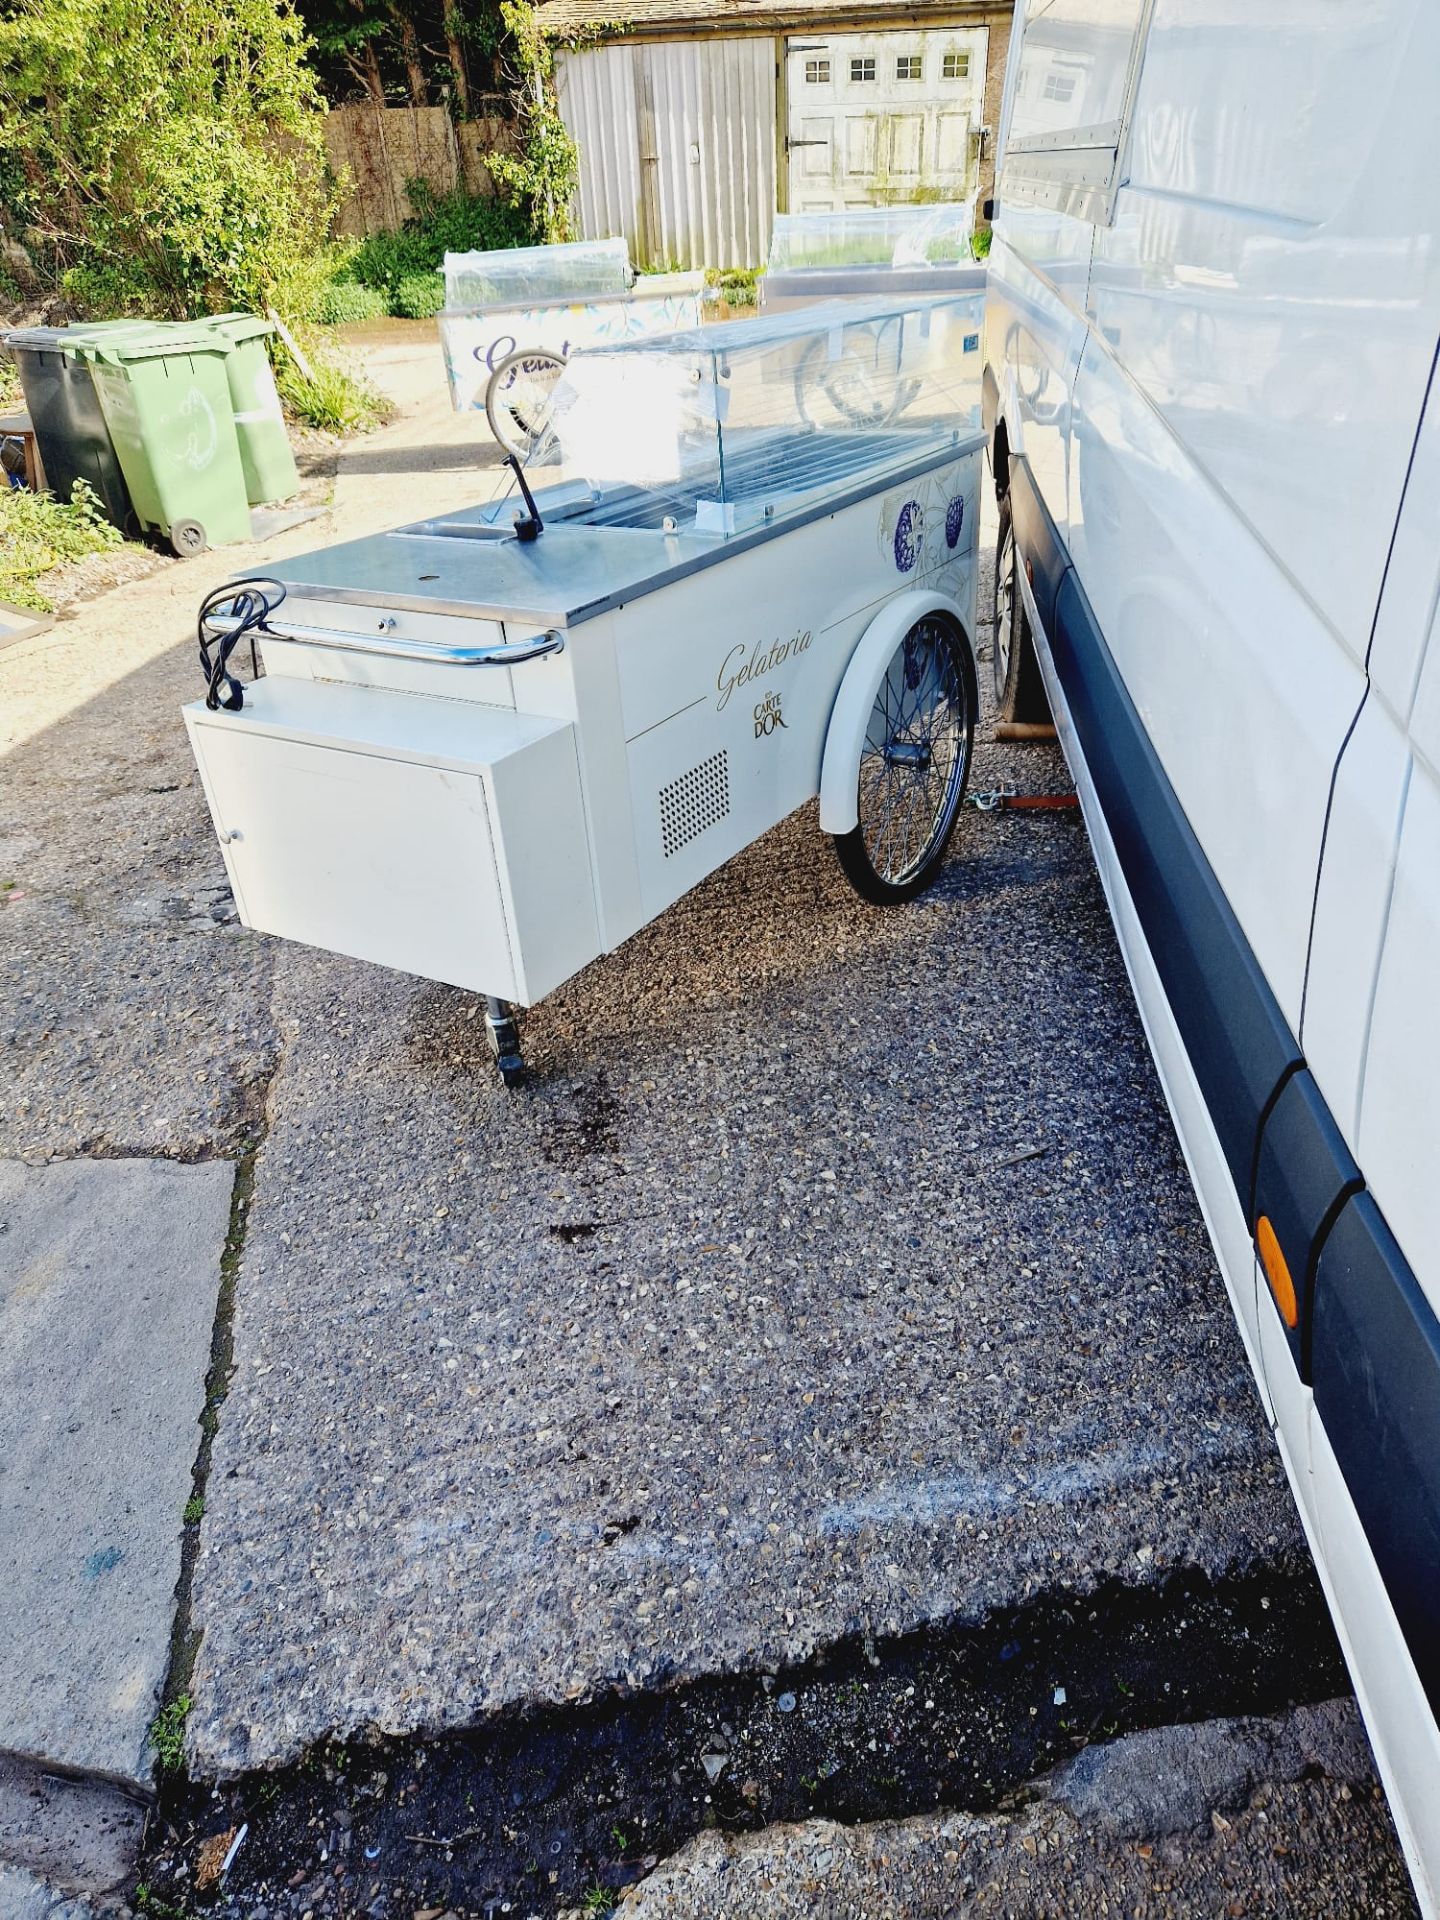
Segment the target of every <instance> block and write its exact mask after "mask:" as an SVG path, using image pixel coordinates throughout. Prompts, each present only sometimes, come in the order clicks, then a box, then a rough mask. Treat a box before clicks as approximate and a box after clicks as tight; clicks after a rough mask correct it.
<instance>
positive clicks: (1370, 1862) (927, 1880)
mask: <svg viewBox="0 0 1440 1920" xmlns="http://www.w3.org/2000/svg"><path fill="white" fill-rule="evenodd" d="M576 1911H577V1914H578V1911H579V1910H578V1909H577V1910H576ZM619 1911H620V1914H621V1915H622V1916H624V1920H758V1916H762V1915H763V1916H764V1920H786V1917H787V1916H789V1915H796V1916H802V1915H803V1916H804V1920H951V1916H957V1915H962V1914H963V1915H974V1916H976V1920H979V1916H981V1915H993V1916H997V1917H998V1916H1006V1917H1007V1920H1008V1916H1012V1915H1021V1914H1023V1915H1027V1916H1032V1915H1033V1916H1036V1920H1039V1917H1040V1916H1052V1915H1053V1916H1057V1917H1058V1916H1065V1920H1089V1917H1090V1916H1099V1915H1120V1914H1124V1915H1127V1916H1135V1917H1136V1920H1139V1917H1140V1916H1147V1917H1148V1916H1151V1915H1154V1916H1161V1915H1184V1916H1186V1920H1196V1916H1200V1915H1215V1916H1217V1917H1218V1916H1222V1915H1223V1916H1240V1915H1246V1914H1285V1915H1286V1916H1287V1920H1295V1917H1297V1916H1302V1915H1303V1916H1310V1915H1313V1916H1314V1917H1315V1920H1332V1917H1333V1916H1335V1915H1338V1914H1362V1913H1363V1914H1365V1915H1367V1916H1369V1920H1380V1916H1382V1915H1390V1916H1394V1917H1395V1920H1400V1916H1408V1915H1411V1914H1414V1913H1415V1912H1416V1907H1415V1901H1414V1895H1413V1894H1412V1892H1411V1889H1410V1885H1409V1882H1408V1880H1407V1879H1406V1877H1405V1870H1404V1867H1403V1865H1402V1864H1401V1861H1400V1857H1399V1852H1398V1849H1397V1848H1396V1846H1395V1841H1394V1833H1393V1829H1392V1828H1391V1826H1390V1819H1389V1815H1388V1814H1387V1812H1386V1810H1385V1802H1384V1798H1383V1796H1382V1795H1381V1792H1380V1789H1379V1787H1378V1786H1377V1784H1376V1782H1375V1777H1374V1772H1373V1769H1372V1766H1371V1763H1370V1756H1369V1750H1368V1748H1367V1747H1366V1744H1365V1736H1364V1732H1363V1730H1362V1729H1361V1727H1360V1724H1359V1717H1358V1715H1357V1714H1356V1712H1355V1709H1354V1705H1353V1703H1351V1702H1348V1701H1334V1702H1331V1703H1329V1704H1327V1705H1326V1706H1324V1707H1320V1708H1301V1709H1299V1710H1298V1711H1297V1712H1296V1713H1295V1714H1293V1715H1290V1716H1288V1717H1286V1718H1285V1719H1283V1720H1270V1721H1253V1720H1252V1721H1215V1722H1211V1723H1210V1724H1208V1725H1206V1726H1202V1727H1198V1728H1184V1729H1177V1728H1161V1729H1158V1730H1157V1731H1155V1732H1153V1733H1145V1734H1135V1735H1132V1736H1131V1737H1130V1738H1129V1739H1127V1740H1123V1741H1119V1742H1117V1743H1116V1744H1115V1745H1113V1746H1110V1747H1092V1748H1089V1749H1087V1751H1086V1752H1085V1753H1084V1754H1082V1755H1081V1756H1080V1758H1079V1760H1077V1761H1075V1762H1073V1763H1072V1764H1071V1765H1070V1766H1069V1767H1067V1768H1065V1769H1062V1770H1061V1771H1060V1772H1059V1773H1057V1774H1056V1775H1054V1776H1053V1777H1052V1778H1051V1779H1050V1780H1049V1781H1047V1782H1044V1783H1042V1784H1041V1786H1040V1788H1039V1790H1038V1797H1037V1799H1036V1800H1035V1801H1034V1802H1033V1803H1032V1804H1030V1805H1028V1806H1025V1807H1023V1808H1021V1809H1020V1810H1019V1811H1017V1812H1016V1813H1013V1814H996V1815H986V1816H976V1815H969V1814H933V1815H929V1816H926V1817H924V1818H921V1819H916V1820H905V1821H887V1822H884V1823H882V1824H878V1825H874V1826H862V1827H841V1826H837V1825H835V1824H833V1823H832V1822H829V1821H811V1822H807V1823H806V1824H804V1825H802V1826H788V1827H772V1828H768V1829H767V1830H766V1831H765V1832H763V1833H760V1834H755V1835H752V1836H747V1837H746V1838H744V1839H739V1840H735V1839H731V1838H728V1837H725V1836H722V1835H719V1834H706V1835H704V1836H703V1837H702V1838H701V1839H699V1840H697V1841H695V1842H694V1843H693V1845H691V1846H689V1847H687V1848H686V1849H685V1850H684V1851H683V1852H682V1853H681V1854H679V1855H677V1856H676V1858H675V1859H674V1860H671V1861H667V1862H665V1863H664V1864H662V1865H661V1866H660V1868H659V1869H658V1870H657V1871H656V1872H655V1873H653V1874H652V1875H651V1876H650V1878H649V1879H648V1880H645V1881H644V1882H642V1883H641V1885H640V1886H639V1887H637V1888H636V1889H635V1890H634V1891H633V1892H632V1893H630V1894H628V1895H627V1896H626V1898H625V1899H624V1900H623V1901H622V1903H621V1906H620V1909H619Z"/></svg>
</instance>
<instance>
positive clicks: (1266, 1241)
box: [1255, 1213, 1300, 1327]
mask: <svg viewBox="0 0 1440 1920" xmlns="http://www.w3.org/2000/svg"><path fill="white" fill-rule="evenodd" d="M1255 1246H1256V1249H1257V1251H1258V1252H1259V1255H1260V1264H1261V1266H1262V1267H1263V1268H1264V1269H1265V1278H1266V1279H1267V1280H1268V1281H1269V1282H1270V1291H1271V1293H1273V1294H1274V1296H1275V1304H1276V1306H1277V1307H1279V1309H1280V1318H1281V1319H1282V1320H1283V1321H1284V1322H1285V1324H1286V1326H1287V1327H1293V1326H1296V1325H1297V1324H1298V1322H1299V1319H1300V1308H1299V1306H1298V1305H1297V1303H1296V1299H1295V1282H1294V1281H1293V1280H1292V1279H1291V1278H1290V1269H1289V1267H1287V1266H1286V1264H1285V1256H1284V1254H1283V1253H1282V1252H1281V1251H1280V1242H1279V1241H1278V1240H1277V1239H1276V1238H1275V1229H1274V1228H1273V1227H1272V1226H1271V1224H1270V1222H1269V1220H1268V1218H1267V1217H1266V1215H1264V1214H1263V1213H1262V1214H1261V1216H1260V1218H1259V1220H1258V1222H1257V1223H1256V1227H1255Z"/></svg>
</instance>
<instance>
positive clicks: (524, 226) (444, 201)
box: [346, 180, 535, 312]
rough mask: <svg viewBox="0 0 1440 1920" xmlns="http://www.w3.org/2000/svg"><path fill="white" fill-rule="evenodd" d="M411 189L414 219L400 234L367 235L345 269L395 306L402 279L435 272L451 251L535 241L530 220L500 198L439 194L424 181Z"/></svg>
mask: <svg viewBox="0 0 1440 1920" xmlns="http://www.w3.org/2000/svg"><path fill="white" fill-rule="evenodd" d="M406 191H407V193H408V194H409V197H410V204H411V206H412V207H413V208H414V209H415V211H414V214H413V215H412V217H411V218H410V219H409V220H407V221H406V222H405V224H404V226H403V227H402V228H401V229H400V231H399V232H398V233H372V234H369V235H367V236H366V238H365V239H364V240H362V241H361V242H360V244H359V246H358V247H356V248H355V251H354V252H353V253H352V254H351V256H350V259H349V262H348V264H347V267H346V271H347V273H348V274H349V276H350V278H351V279H352V280H357V281H359V283H360V285H361V286H362V287H375V288H378V289H379V291H380V292H382V293H383V294H384V295H385V297H386V299H387V300H388V301H390V302H391V303H392V306H393V303H394V301H395V298H396V296H397V294H398V293H399V290H400V285H401V282H402V281H406V280H413V279H415V278H417V277H420V276H424V275H427V274H432V273H434V271H435V269H436V268H437V267H438V266H439V265H440V264H441V262H442V261H443V260H444V258H445V255H446V254H447V253H469V252H471V251H473V250H477V249H478V250H481V251H487V252H488V251H489V250H491V249H493V248H498V247H524V246H529V245H531V244H532V243H533V242H534V239H535V233H534V229H533V228H532V227H531V225H530V221H529V219H528V217H527V216H526V215H525V214H523V213H521V212H518V211H517V210H516V209H515V208H514V207H508V206H505V205H504V204H502V202H500V201H499V200H485V199H481V198H479V197H478V196H477V195H475V194H469V193H442V194H437V193H435V192H433V191H432V190H431V188H430V187H428V186H427V185H426V183H425V182H424V181H423V180H412V181H410V182H409V184H408V186H407V188H406ZM437 285H438V282H437ZM394 311H396V312H399V311H401V309H400V308H398V307H395V308H394ZM436 311H438V309H436Z"/></svg>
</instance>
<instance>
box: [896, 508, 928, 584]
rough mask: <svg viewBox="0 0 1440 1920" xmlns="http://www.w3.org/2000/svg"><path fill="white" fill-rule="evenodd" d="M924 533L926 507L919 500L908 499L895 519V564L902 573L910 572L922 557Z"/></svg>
mask: <svg viewBox="0 0 1440 1920" xmlns="http://www.w3.org/2000/svg"><path fill="white" fill-rule="evenodd" d="M924 533H925V513H924V509H923V508H922V507H921V505H920V502H919V501H918V500H907V501H906V502H905V504H904V506H903V507H902V508H901V509H900V512H899V514H898V515H897V516H896V520H895V565H896V566H897V567H898V568H899V570H900V572H901V573H909V572H910V570H911V569H912V568H913V567H914V565H915V562H916V561H917V560H918V559H919V558H920V542H921V540H922V539H923V537H924Z"/></svg>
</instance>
